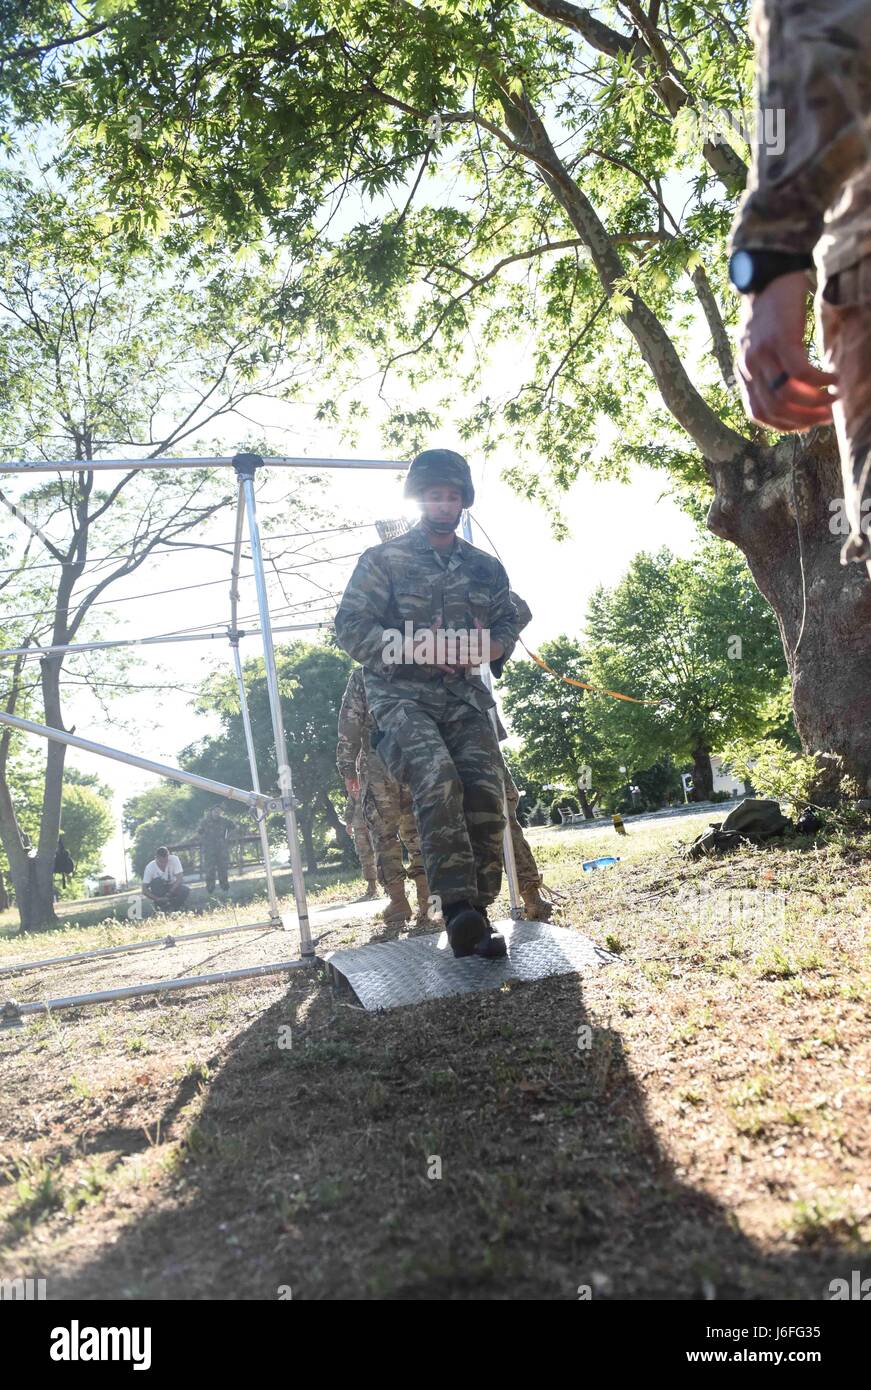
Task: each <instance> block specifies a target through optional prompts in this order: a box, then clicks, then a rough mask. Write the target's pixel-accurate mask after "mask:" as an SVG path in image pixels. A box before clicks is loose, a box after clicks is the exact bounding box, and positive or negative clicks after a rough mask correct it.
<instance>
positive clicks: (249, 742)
mask: <svg viewBox="0 0 871 1390" xmlns="http://www.w3.org/2000/svg"><path fill="white" fill-rule="evenodd" d="M244 521H245V495H244V491H243V488H242V483H241V480H240V482H239V495H238V498H237V499H236V535H235V538H234V541H233V564H232V568H231V572H230V646H231V648H232V651H233V667H234V669H235V672H236V684H237V686H238V689H239V706H240V709H241V711H242V727H243V729H244V730H245V747H246V748H247V750H248V767H249V769H250V772H251V785H252V787H253V788H254V790H255V791H256V792H259V790H260V775H259V773H258V771H257V755H256V753H255V752H254V735H253V733H252V730H251V716H250V713H249V711H248V695H247V692H246V690H245V680H244V677H243V675H242V658H241V657H240V655H239V633H238V631H237V630H236V618H237V616H238V613H239V569H240V567H241V563H242V528H243V524H244ZM257 829H258V832H259V834H260V849H261V851H262V854H263V868H264V871H265V873H266V892H267V896H268V898H269V915H270V917H271V918H272V920H273V921H274V922H280V921H281V909H280V907H279V905H278V894H277V892H276V891H275V879H274V878H273V875H272V860H271V858H270V855H269V836H268V835H267V833H266V818H265V816H264V815H263V814H262V813H260V814H259V815H258V816H257Z"/></svg>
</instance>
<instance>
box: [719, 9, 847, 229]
mask: <svg viewBox="0 0 871 1390" xmlns="http://www.w3.org/2000/svg"><path fill="white" fill-rule="evenodd" d="M751 33H752V36H753V41H754V46H755V49H756V62H757V75H756V123H757V129H756V134H755V140H754V148H753V159H752V163H751V168H750V174H749V177H748V180H747V189H746V192H745V194H744V197H743V198H742V200H741V204H740V206H739V209H738V213H737V216H736V218H735V221H734V223H733V226H732V232H731V236H730V238H729V249H730V251H735V250H740V249H742V248H745V247H746V248H748V249H759V250H768V251H789V252H808V253H809V252H811V251H812V250H813V248H814V246H815V245H816V243H817V241H818V240H819V238H820V235H821V233H822V229H823V217H824V214H825V212H826V209H827V208H829V207H831V206H832V204H833V203H834V202H835V200H836V198H837V196H838V193H839V192H840V190H841V189H842V188H843V186H844V184H845V183H846V182H847V180H848V179H849V178H851V176H852V175H853V174H854V173H855V172H856V171H857V170H858V169H859V167H860V166H861V165H862V164H863V163H864V162H865V161H866V160H867V158H868V153H869V150H871V136H869V134H868V132H867V130H866V128H865V125H864V120H863V114H862V113H863V111H867V110H868V107H869V92H871V0H827V3H826V4H825V5H814V4H808V3H807V0H754V4H753V10H752V14H751Z"/></svg>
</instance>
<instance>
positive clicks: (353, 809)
mask: <svg viewBox="0 0 871 1390" xmlns="http://www.w3.org/2000/svg"><path fill="white" fill-rule="evenodd" d="M343 819H344V821H345V825H346V826H347V828H348V834H349V835H350V836H351V839H352V840H353V841H354V848H355V850H356V851H357V858H358V859H359V861H360V868H361V869H362V870H363V877H364V878H365V880H366V882H367V883H374V882H375V878H376V874H375V852H374V850H373V849H372V841H371V839H370V838H369V827H368V825H367V824H366V817H365V816H364V815H363V808H362V806H361V805H360V802H359V801H358V800H357V798H356V797H355V796H349V797H348V800H347V803H346V805H345V815H344V818H343Z"/></svg>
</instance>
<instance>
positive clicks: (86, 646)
mask: <svg viewBox="0 0 871 1390" xmlns="http://www.w3.org/2000/svg"><path fill="white" fill-rule="evenodd" d="M329 626H330V624H329V623H328V622H321V623H291V624H290V625H289V626H287V627H274V628H273V629H272V631H273V632H312V631H313V630H314V629H315V628H319V627H329ZM259 633H260V628H259V627H248V628H244V627H243V628H239V629H238V635H239V636H240V637H256V636H258V635H259ZM226 640H227V630H226V628H221V629H220V631H218V632H183V633H175V632H170V633H167V634H166V636H164V637H115V638H111V639H107V640H106V641H103V642H58V643H56V644H55V645H54V646H52V647H39V646H36V645H35V644H34V643H33V642H31V643H30V645H29V646H28V647H2V648H0V660H3V659H5V658H6V657H7V656H38V657H43V656H56V655H58V654H59V653H60V652H67V653H69V652H72V653H73V654H74V655H75V653H76V652H101V651H105V650H106V649H107V648H109V647H153V646H159V645H160V644H161V643H168V642H217V641H222V642H225V641H226Z"/></svg>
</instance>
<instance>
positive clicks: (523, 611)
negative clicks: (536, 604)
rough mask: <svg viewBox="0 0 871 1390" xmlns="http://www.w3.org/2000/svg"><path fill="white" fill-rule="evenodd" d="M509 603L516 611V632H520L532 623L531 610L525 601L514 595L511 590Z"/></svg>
mask: <svg viewBox="0 0 871 1390" xmlns="http://www.w3.org/2000/svg"><path fill="white" fill-rule="evenodd" d="M511 602H512V603H513V604H514V607H515V608H516V609H517V630H518V632H522V631H523V629H524V628H525V627H529V624H530V623H531V622H532V609H531V608H530V606H529V604H528V603H527V602H526V600H525V599H522V598H521V597H520V595H519V594H515V592H514V590H513V589H512V590H511Z"/></svg>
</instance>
